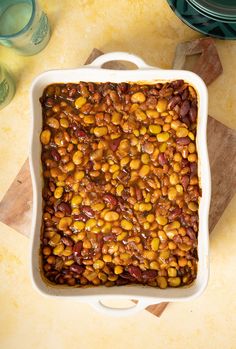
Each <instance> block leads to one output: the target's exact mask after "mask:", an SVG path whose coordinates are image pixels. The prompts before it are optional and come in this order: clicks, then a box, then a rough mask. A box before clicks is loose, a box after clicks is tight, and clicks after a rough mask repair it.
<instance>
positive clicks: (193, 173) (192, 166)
mask: <svg viewBox="0 0 236 349" xmlns="http://www.w3.org/2000/svg"><path fill="white" fill-rule="evenodd" d="M189 166H190V172H191V177H193V176H196V174H197V164H196V162H190V165H189Z"/></svg>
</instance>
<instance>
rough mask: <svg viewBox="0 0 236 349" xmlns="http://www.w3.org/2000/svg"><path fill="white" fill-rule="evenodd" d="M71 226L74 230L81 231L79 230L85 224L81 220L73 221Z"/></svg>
mask: <svg viewBox="0 0 236 349" xmlns="http://www.w3.org/2000/svg"><path fill="white" fill-rule="evenodd" d="M73 226H74V228H75V229H76V230H79V231H81V230H83V229H84V228H85V224H84V222H82V221H75V222H74V224H73ZM82 240H83V239H82Z"/></svg>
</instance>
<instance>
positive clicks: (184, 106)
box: [179, 99, 190, 117]
mask: <svg viewBox="0 0 236 349" xmlns="http://www.w3.org/2000/svg"><path fill="white" fill-rule="evenodd" d="M189 109H190V103H189V100H187V99H186V100H185V101H184V102H183V104H182V105H181V107H180V111H179V113H180V116H182V117H184V116H185V115H187V114H188V112H189Z"/></svg>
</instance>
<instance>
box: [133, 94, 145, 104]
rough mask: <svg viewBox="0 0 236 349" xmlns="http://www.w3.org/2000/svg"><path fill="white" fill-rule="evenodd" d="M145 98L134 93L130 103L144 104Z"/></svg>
mask: <svg viewBox="0 0 236 349" xmlns="http://www.w3.org/2000/svg"><path fill="white" fill-rule="evenodd" d="M145 100H146V97H145V95H144V94H143V93H142V92H136V93H134V94H133V95H132V96H131V102H132V103H143V102H145Z"/></svg>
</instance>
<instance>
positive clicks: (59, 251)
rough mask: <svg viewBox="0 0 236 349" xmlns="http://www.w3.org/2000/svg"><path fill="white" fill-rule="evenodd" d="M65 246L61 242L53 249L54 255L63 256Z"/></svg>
mask: <svg viewBox="0 0 236 349" xmlns="http://www.w3.org/2000/svg"><path fill="white" fill-rule="evenodd" d="M64 247H65V246H64V244H63V243H62V242H59V244H58V245H57V246H56V247H54V249H53V254H54V255H56V256H59V255H61V254H62V252H63V251H64Z"/></svg>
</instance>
